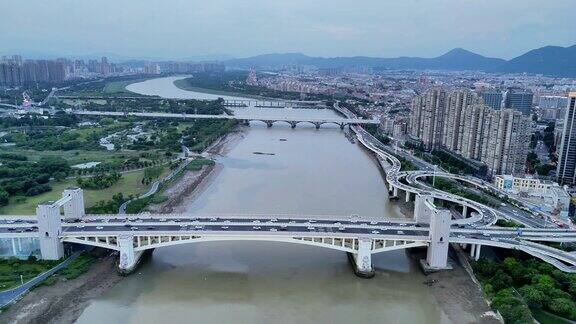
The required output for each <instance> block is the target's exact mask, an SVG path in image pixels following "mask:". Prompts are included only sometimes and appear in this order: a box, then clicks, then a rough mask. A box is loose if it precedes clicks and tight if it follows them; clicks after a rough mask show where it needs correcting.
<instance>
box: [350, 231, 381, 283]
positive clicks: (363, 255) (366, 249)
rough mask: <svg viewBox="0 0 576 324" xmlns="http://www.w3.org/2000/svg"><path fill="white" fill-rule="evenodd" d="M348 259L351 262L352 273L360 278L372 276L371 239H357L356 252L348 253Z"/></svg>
mask: <svg viewBox="0 0 576 324" xmlns="http://www.w3.org/2000/svg"><path fill="white" fill-rule="evenodd" d="M348 260H349V261H350V262H351V263H352V266H353V268H354V274H355V275H356V276H358V277H360V278H372V277H374V274H375V273H374V269H373V268H372V240H371V239H368V238H361V239H358V252H356V253H355V254H352V253H348Z"/></svg>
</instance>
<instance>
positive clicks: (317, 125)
mask: <svg viewBox="0 0 576 324" xmlns="http://www.w3.org/2000/svg"><path fill="white" fill-rule="evenodd" d="M320 125H322V123H318V122H314V126H316V129H320Z"/></svg>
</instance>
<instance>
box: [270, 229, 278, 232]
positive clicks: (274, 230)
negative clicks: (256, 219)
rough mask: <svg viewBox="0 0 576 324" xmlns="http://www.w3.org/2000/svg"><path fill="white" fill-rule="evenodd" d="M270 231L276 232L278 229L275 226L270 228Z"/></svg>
mask: <svg viewBox="0 0 576 324" xmlns="http://www.w3.org/2000/svg"><path fill="white" fill-rule="evenodd" d="M270 232H278V230H277V229H275V228H271V229H270Z"/></svg>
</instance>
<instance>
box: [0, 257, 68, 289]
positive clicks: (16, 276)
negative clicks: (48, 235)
mask: <svg viewBox="0 0 576 324" xmlns="http://www.w3.org/2000/svg"><path fill="white" fill-rule="evenodd" d="M59 262H60V261H36V260H30V261H28V260H18V259H15V258H12V259H7V260H0V290H7V289H10V288H14V287H16V286H19V285H20V284H22V281H21V278H20V275H22V280H23V281H24V282H26V281H28V280H30V279H32V278H34V277H36V276H37V275H39V274H41V273H42V272H45V271H47V270H49V269H51V268H53V267H54V266H55V265H57V264H58V263H59Z"/></svg>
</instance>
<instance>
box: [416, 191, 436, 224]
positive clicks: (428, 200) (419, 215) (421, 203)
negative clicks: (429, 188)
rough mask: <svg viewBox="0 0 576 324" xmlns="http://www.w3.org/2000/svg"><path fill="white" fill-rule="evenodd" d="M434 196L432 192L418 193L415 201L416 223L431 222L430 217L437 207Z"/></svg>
mask: <svg viewBox="0 0 576 324" xmlns="http://www.w3.org/2000/svg"><path fill="white" fill-rule="evenodd" d="M433 204H434V197H432V195H431V194H427V193H421V194H416V199H415V201H414V220H415V221H416V223H420V224H429V223H430V217H431V215H432V213H433V211H434V209H435V207H434V205H433Z"/></svg>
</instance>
